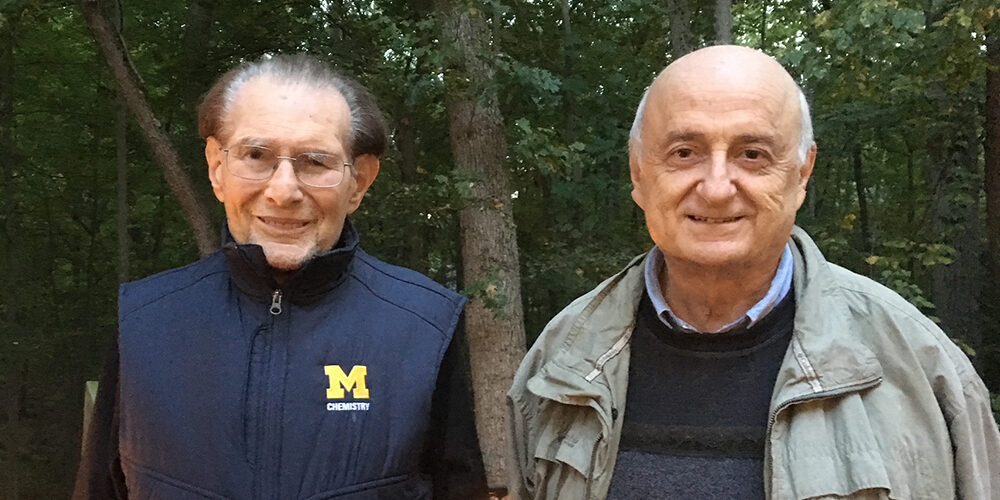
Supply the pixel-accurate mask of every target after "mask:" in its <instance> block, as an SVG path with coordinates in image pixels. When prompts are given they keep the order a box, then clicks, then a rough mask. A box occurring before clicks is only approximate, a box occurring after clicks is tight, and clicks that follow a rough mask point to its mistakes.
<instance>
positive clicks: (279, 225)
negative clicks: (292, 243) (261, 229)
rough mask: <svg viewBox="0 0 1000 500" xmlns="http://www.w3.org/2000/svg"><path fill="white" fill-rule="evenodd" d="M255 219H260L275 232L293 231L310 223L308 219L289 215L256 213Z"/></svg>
mask: <svg viewBox="0 0 1000 500" xmlns="http://www.w3.org/2000/svg"><path fill="white" fill-rule="evenodd" d="M257 220H258V221H260V222H261V223H262V224H263V225H264V226H265V227H266V228H267V229H269V230H272V231H275V232H294V231H297V230H299V229H302V228H304V227H306V226H308V225H309V223H310V221H309V220H303V219H297V218H289V217H272V216H266V215H258V216H257Z"/></svg>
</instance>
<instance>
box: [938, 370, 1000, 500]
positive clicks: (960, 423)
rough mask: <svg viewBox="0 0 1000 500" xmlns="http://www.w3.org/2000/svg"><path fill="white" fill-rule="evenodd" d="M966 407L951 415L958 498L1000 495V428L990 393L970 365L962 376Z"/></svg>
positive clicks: (949, 426)
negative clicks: (992, 409) (994, 413)
mask: <svg viewBox="0 0 1000 500" xmlns="http://www.w3.org/2000/svg"><path fill="white" fill-rule="evenodd" d="M963 379H964V380H963V386H962V389H963V390H962V392H963V396H964V403H965V404H964V407H960V409H959V410H958V411H957V412H956V413H954V414H953V415H951V416H950V421H949V425H948V428H949V432H950V433H951V441H952V448H953V449H954V451H955V481H956V486H957V489H958V492H957V493H958V497H959V498H1000V432H998V430H997V423H996V421H995V420H994V418H993V412H992V411H991V409H990V394H989V391H988V390H987V389H986V385H985V384H984V383H983V381H982V379H980V378H979V376H978V375H976V374H975V372H974V371H973V370H972V368H971V365H970V366H969V369H968V371H967V373H966V377H963Z"/></svg>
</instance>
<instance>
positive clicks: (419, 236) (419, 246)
mask: <svg viewBox="0 0 1000 500" xmlns="http://www.w3.org/2000/svg"><path fill="white" fill-rule="evenodd" d="M403 106H404V107H406V108H407V109H406V110H405V111H404V112H403V116H402V117H400V119H399V121H398V122H397V124H396V134H395V139H396V146H397V147H398V148H399V156H400V159H399V171H400V180H401V181H402V182H403V184H404V185H406V186H412V188H413V189H418V183H419V182H420V179H419V177H418V174H417V138H416V133H415V132H416V131H415V130H413V118H412V117H411V116H410V109H408V107H407V106H406V104H405V103H404V104H403ZM404 238H405V240H404V241H403V245H404V248H405V250H404V251H405V252H406V257H405V259H404V262H406V267H409V268H410V269H414V270H416V271H420V272H421V273H424V274H427V271H428V262H427V230H426V229H425V227H424V225H423V222H421V223H420V224H417V225H414V227H412V228H408V229H407V230H406V231H405V236H404Z"/></svg>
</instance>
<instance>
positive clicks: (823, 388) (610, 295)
mask: <svg viewBox="0 0 1000 500" xmlns="http://www.w3.org/2000/svg"><path fill="white" fill-rule="evenodd" d="M790 241H791V243H792V245H791V246H792V256H793V259H794V265H795V270H794V273H793V283H794V284H793V289H794V291H795V304H796V305H795V326H794V329H795V330H794V333H793V336H792V342H791V345H790V346H789V350H788V353H787V354H786V355H785V359H784V361H783V362H782V366H781V369H780V371H779V373H778V378H777V381H776V384H775V391H774V398H773V400H772V406H778V405H780V404H781V403H782V402H783V401H788V400H793V399H797V398H803V397H809V396H813V395H816V394H820V393H831V392H840V391H846V390H849V389H850V388H851V387H857V386H864V385H866V384H871V383H874V382H876V381H877V380H878V379H879V378H881V376H882V366H881V364H879V362H878V359H877V358H876V357H875V354H874V353H873V352H872V351H871V350H870V349H869V348H868V347H866V346H865V343H864V342H863V341H862V339H860V338H858V336H857V333H856V331H857V329H856V328H854V327H853V325H852V324H851V323H852V321H854V320H852V316H851V314H850V313H849V311H848V310H847V305H846V304H845V301H844V300H841V299H840V298H839V297H838V296H839V295H840V294H841V293H842V291H841V290H840V288H839V285H838V284H837V281H836V277H835V276H834V274H833V271H832V269H831V266H833V265H832V264H830V263H828V262H827V261H826V259H825V258H824V257H823V254H822V253H821V252H820V250H819V248H818V247H816V244H815V243H813V241H812V239H811V238H810V237H809V235H808V234H806V232H805V231H803V230H802V229H800V228H798V227H795V228H794V229H793V231H792V235H791V240H790ZM644 257H645V255H640V256H639V257H636V258H635V259H633V260H632V262H630V263H629V265H628V266H627V267H626V268H625V269H623V270H622V271H620V272H619V273H618V274H616V275H614V276H612V277H611V278H609V279H608V280H606V281H605V282H603V283H601V284H600V285H598V287H597V288H595V289H594V291H592V292H591V293H590V294H588V295H589V298H588V304H587V305H586V307H585V308H584V309H583V311H582V312H581V313H580V314H579V316H578V317H577V318H576V319H575V320H574V321H573V324H572V326H571V327H570V331H569V332H568V333H567V335H566V336H565V340H564V341H563V342H562V343H561V344H560V345H559V346H558V347H557V349H556V352H555V354H554V355H553V356H552V357H551V358H550V359H549V361H548V362H546V363H545V365H543V367H542V368H541V369H540V371H539V373H538V375H536V376H535V377H533V379H532V380H530V381H529V382H528V389H529V390H530V391H531V392H533V393H535V394H537V395H538V396H541V397H545V398H548V399H553V400H556V401H560V402H563V403H571V402H572V403H571V404H584V405H586V404H589V403H588V402H587V401H586V400H587V399H597V400H599V401H600V400H601V399H604V398H606V397H607V395H608V394H607V390H608V385H609V384H608V383H607V381H606V380H604V378H605V377H599V376H597V375H599V374H600V373H601V372H602V371H603V370H604V364H605V363H606V362H608V361H609V360H610V359H611V358H613V357H615V356H617V355H619V354H620V353H621V352H622V351H625V352H626V353H627V350H628V342H629V340H630V338H631V333H632V328H633V327H634V325H635V315H636V311H637V310H638V306H639V301H640V300H641V298H642V292H643V287H644V281H643V264H644ZM611 385H612V386H613V385H614V384H611Z"/></svg>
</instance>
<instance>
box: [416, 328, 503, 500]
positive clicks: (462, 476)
mask: <svg viewBox="0 0 1000 500" xmlns="http://www.w3.org/2000/svg"><path fill="white" fill-rule="evenodd" d="M467 351H468V348H467V346H466V345H465V339H464V336H463V335H462V329H461V328H459V329H458V330H457V331H456V332H455V334H454V336H453V337H452V340H451V343H450V344H449V346H448V349H447V351H446V352H445V354H444V358H443V359H442V360H441V366H440V368H439V370H438V378H437V385H436V386H435V389H434V395H433V399H432V402H431V424H430V429H429V432H428V434H427V444H426V446H425V448H424V454H423V460H422V462H423V467H422V468H423V470H424V472H425V473H426V474H428V475H430V477H431V480H432V482H433V484H434V498H435V499H437V500H451V499H454V500H459V499H462V500H466V499H468V500H474V499H485V498H487V497H488V493H487V485H486V472H485V469H484V467H483V459H482V455H481V452H480V450H479V438H478V435H477V433H476V422H475V413H474V412H473V408H472V385H471V383H470V380H469V362H468V352H467Z"/></svg>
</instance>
